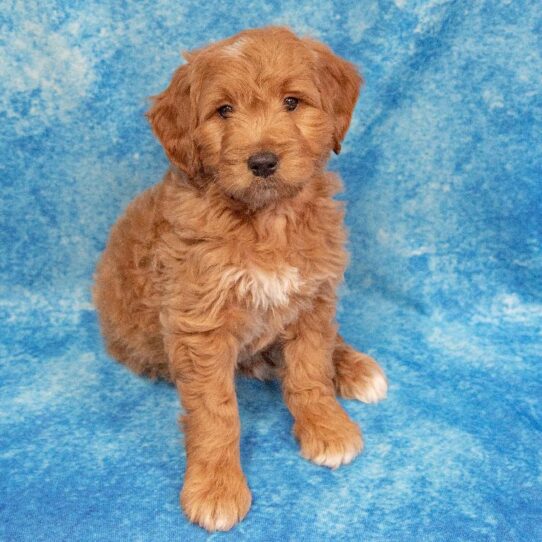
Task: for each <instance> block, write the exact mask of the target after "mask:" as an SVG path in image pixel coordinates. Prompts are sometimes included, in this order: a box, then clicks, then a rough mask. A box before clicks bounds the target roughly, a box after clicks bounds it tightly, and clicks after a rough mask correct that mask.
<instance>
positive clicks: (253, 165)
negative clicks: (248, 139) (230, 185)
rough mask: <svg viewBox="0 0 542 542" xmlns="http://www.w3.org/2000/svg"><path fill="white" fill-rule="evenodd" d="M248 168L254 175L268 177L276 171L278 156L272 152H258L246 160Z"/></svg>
mask: <svg viewBox="0 0 542 542" xmlns="http://www.w3.org/2000/svg"><path fill="white" fill-rule="evenodd" d="M247 163H248V168H249V169H250V170H251V171H252V173H253V174H254V175H255V176H256V177H269V175H272V174H273V173H275V171H277V167H278V165H279V159H278V156H277V155H276V154H274V153H272V152H258V153H256V154H253V155H252V156H251V157H250V158H249V159H248V161H247Z"/></svg>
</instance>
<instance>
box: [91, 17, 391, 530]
mask: <svg viewBox="0 0 542 542" xmlns="http://www.w3.org/2000/svg"><path fill="white" fill-rule="evenodd" d="M186 58H187V60H188V63H187V64H185V65H183V66H181V67H180V68H179V69H178V70H177V71H176V72H175V73H174V75H173V78H172V81H171V83H170V85H169V86H168V88H167V89H166V90H165V91H164V92H162V93H161V94H160V95H158V96H156V97H155V98H154V103H153V106H152V108H151V110H150V111H149V113H148V118H149V120H150V123H151V125H152V127H153V130H154V132H155V134H156V136H157V137H158V139H159V140H160V142H161V143H162V145H163V147H164V149H165V151H166V153H167V156H168V158H169V160H170V161H171V168H170V170H169V171H168V172H167V173H166V176H165V177H164V179H163V180H162V182H160V183H159V184H157V185H155V186H153V187H152V188H150V189H148V190H147V191H145V192H144V193H142V194H141V195H139V196H138V197H137V198H136V199H135V200H134V201H133V202H132V203H131V204H130V205H129V207H128V208H127V210H126V212H125V213H124V215H123V216H122V217H121V218H120V219H119V221H118V222H117V223H116V224H115V226H114V227H113V229H112V231H111V234H110V238H109V241H108V244H107V247H106V249H105V251H104V253H103V255H102V257H101V260H100V262H99V264H98V268H97V272H96V282H95V287H94V300H95V304H96V307H97V309H98V313H99V317H100V323H101V328H102V331H103V335H104V337H105V340H106V343H107V347H108V349H109V352H110V353H111V355H112V356H114V357H115V358H117V359H118V360H119V361H121V362H123V363H125V364H126V365H128V366H129V367H130V368H131V369H133V370H134V371H135V372H137V373H140V374H147V375H149V376H153V377H162V378H167V379H170V380H171V381H173V382H174V383H175V385H176V386H177V389H178V391H179V394H180V399H181V402H182V405H183V407H184V411H185V415H184V417H183V428H184V432H185V441H186V457H187V466H186V475H185V480H184V486H183V489H182V492H181V504H182V507H183V509H184V511H185V513H186V515H187V516H188V518H189V519H190V520H191V521H193V522H196V523H198V524H200V525H201V526H203V527H205V528H206V529H208V530H227V529H229V528H231V527H232V526H233V525H234V524H235V523H236V522H238V521H239V520H240V519H242V518H243V517H244V516H245V514H246V513H247V512H248V510H249V507H250V503H251V494H250V491H249V488H248V486H247V482H246V479H245V476H244V474H243V472H242V470H241V464H240V455H239V435H240V427H239V416H238V411H237V400H236V395H235V384H234V376H235V372H236V370H237V369H241V370H244V371H245V372H247V373H252V374H253V375H254V376H257V377H260V378H263V377H273V376H277V377H279V378H280V380H281V383H282V389H283V394H284V400H285V402H286V405H287V406H288V409H289V410H290V412H291V413H292V415H293V418H294V420H295V423H294V434H295V436H296V438H297V439H298V441H299V443H300V446H301V454H302V455H303V457H305V458H307V459H309V460H311V461H314V462H315V463H317V464H319V465H325V466H327V467H331V468H335V467H338V466H339V465H341V464H345V463H348V462H350V461H351V460H352V459H353V458H354V457H355V456H356V455H357V454H358V453H359V452H360V451H361V449H362V447H363V442H362V438H361V432H360V429H359V427H358V426H357V424H355V423H354V422H352V421H351V420H350V418H349V417H348V415H347V414H346V412H345V411H344V410H343V409H342V407H341V406H340V404H339V403H338V402H337V399H336V395H337V394H338V395H340V396H342V397H347V398H354V399H358V400H360V401H365V402H374V401H377V400H379V399H382V398H383V397H385V395H386V391H387V383H386V378H385V376H384V374H383V372H382V370H381V369H380V367H379V366H378V365H377V364H376V362H375V361H374V360H373V359H371V358H370V357H369V356H367V355H365V354H361V353H359V352H356V351H355V350H353V349H352V348H351V347H350V346H348V345H346V344H345V343H344V341H343V340H342V338H341V337H340V335H339V334H338V333H337V326H336V324H335V304H336V288H337V286H338V284H339V283H340V282H341V280H342V277H343V272H344V269H345V265H346V261H347V253H346V251H345V248H344V245H345V240H346V234H345V230H344V227H343V209H342V205H341V204H340V203H339V202H337V201H334V200H333V199H332V196H333V194H334V193H335V192H336V191H337V190H338V189H339V188H340V182H339V181H338V179H337V177H336V176H335V175H333V174H331V173H327V172H325V171H324V167H325V164H326V161H327V159H328V157H329V154H330V152H331V151H332V150H333V151H335V152H337V153H338V152H339V150H340V146H341V141H342V139H343V137H344V136H345V133H346V131H347V129H348V125H349V123H350V118H351V115H352V111H353V108H354V105H355V103H356V100H357V97H358V93H359V88H360V84H361V77H360V76H359V74H358V73H357V71H356V69H355V67H354V66H353V65H352V64H350V63H349V62H346V61H345V60H343V59H341V58H339V57H337V56H336V55H334V54H333V53H332V51H331V50H330V49H329V48H327V47H326V46H324V45H322V44H321V43H318V42H316V41H313V40H311V39H300V38H298V37H296V36H295V35H294V34H293V33H292V32H290V31H289V30H288V29H285V28H278V27H269V28H263V29H257V30H248V31H244V32H241V33H240V34H238V35H236V36H234V37H231V38H229V39H226V40H224V41H220V42H218V43H215V44H213V45H210V46H208V47H205V48H202V49H199V50H197V51H193V52H191V53H188V54H186Z"/></svg>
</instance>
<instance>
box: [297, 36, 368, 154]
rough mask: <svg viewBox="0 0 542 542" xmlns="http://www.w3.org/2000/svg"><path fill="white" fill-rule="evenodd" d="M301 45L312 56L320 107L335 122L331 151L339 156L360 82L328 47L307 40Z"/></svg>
mask: <svg viewBox="0 0 542 542" xmlns="http://www.w3.org/2000/svg"><path fill="white" fill-rule="evenodd" d="M303 41H304V42H305V44H306V45H308V46H309V47H310V48H311V50H312V52H313V54H314V55H315V59H316V72H317V77H318V87H319V91H320V95H321V97H322V104H323V107H324V110H325V111H327V112H328V113H329V114H330V115H331V116H332V117H333V119H334V122H335V127H334V132H333V151H334V152H335V154H339V152H340V151H341V141H342V140H343V139H344V136H345V135H346V131H347V130H348V126H349V125H350V119H351V118H352V112H353V111H354V106H355V105H356V101H357V99H358V95H359V90H360V87H361V85H362V84H363V79H362V77H361V75H360V74H359V73H358V70H357V68H356V67H355V66H354V64H352V63H350V62H348V61H346V60H344V59H342V58H340V57H339V56H337V55H336V54H334V53H333V51H332V50H331V49H330V48H329V47H326V46H325V45H324V44H322V43H320V42H318V41H315V40H312V39H309V38H305V39H304V40H303Z"/></svg>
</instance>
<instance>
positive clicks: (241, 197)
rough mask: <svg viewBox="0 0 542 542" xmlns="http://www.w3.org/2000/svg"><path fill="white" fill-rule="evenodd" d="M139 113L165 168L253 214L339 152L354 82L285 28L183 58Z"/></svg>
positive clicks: (349, 70)
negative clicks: (209, 185) (167, 163)
mask: <svg viewBox="0 0 542 542" xmlns="http://www.w3.org/2000/svg"><path fill="white" fill-rule="evenodd" d="M185 57H186V59H187V61H188V63H187V64H185V65H183V66H181V67H180V68H179V69H178V70H177V71H176V72H175V74H174V76H173V79H172V81H171V83H170V85H169V86H168V88H167V89H166V90H165V91H164V92H162V93H161V94H159V95H158V96H156V97H155V98H154V104H153V107H152V108H151V110H150V111H149V113H148V117H149V120H150V122H151V125H152V127H153V130H154V132H155V134H156V136H157V137H158V139H159V140H160V141H161V143H162V145H163V146H164V149H165V151H166V153H167V155H168V157H169V159H170V160H171V162H172V163H173V164H175V165H176V166H177V167H179V168H180V169H181V170H183V171H185V172H186V173H187V175H188V176H189V177H190V178H191V179H198V180H199V182H200V183H201V182H213V183H217V184H218V186H219V187H220V189H221V190H222V191H223V192H224V193H225V194H226V195H228V196H229V197H230V198H233V199H235V200H237V201H240V202H242V203H243V204H245V205H246V206H247V207H249V208H252V209H258V208H261V207H264V206H266V205H267V204H269V203H271V202H273V201H277V200H279V199H281V198H287V197H291V196H293V195H295V194H296V193H297V192H299V191H300V190H301V189H302V187H303V186H304V185H305V183H307V182H310V179H311V178H312V177H313V175H314V174H315V173H316V172H317V171H318V170H319V169H320V168H322V167H323V165H324V163H325V161H326V160H327V158H328V156H329V153H330V151H331V150H334V151H335V152H336V153H338V152H339V150H340V147H341V141H342V139H343V138H344V136H345V134H346V131H347V129H348V125H349V124H350V118H351V116H352V111H353V109H354V105H355V103H356V100H357V97H358V93H359V88H360V84H361V77H360V76H359V74H358V72H357V71H356V68H355V67H354V66H353V65H352V64H350V63H349V62H346V61H345V60H343V59H341V58H339V57H338V56H336V55H335V54H333V53H332V51H331V50H330V49H329V48H327V47H326V46H325V45H323V44H321V43H319V42H316V41H313V40H310V39H300V38H297V37H296V36H295V35H294V34H293V33H292V32H290V31H289V30H287V29H285V28H278V27H269V28H263V29H257V30H248V31H245V32H241V33H240V34H238V35H237V36H234V37H232V38H229V39H226V40H224V41H220V42H218V43H215V44H213V45H210V46H208V47H206V48H203V49H199V50H197V51H194V52H191V53H187V54H186V55H185Z"/></svg>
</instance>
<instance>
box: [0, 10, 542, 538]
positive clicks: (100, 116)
mask: <svg viewBox="0 0 542 542" xmlns="http://www.w3.org/2000/svg"><path fill="white" fill-rule="evenodd" d="M0 13H1V14H0V39H1V40H2V41H1V54H0V81H1V83H0V155H1V164H0V183H1V187H0V188H1V190H0V198H1V200H2V201H1V206H2V212H1V228H0V236H1V239H2V248H1V251H0V273H1V281H2V291H1V295H0V312H1V322H2V323H1V329H0V335H1V337H2V341H1V346H0V349H1V350H0V355H1V375H0V376H1V382H0V383H1V391H0V540H6V541H17V540H32V541H37V540H55V541H59V540H68V541H78V540H104V541H105V540H127V541H128V540H130V541H135V540H142V541H143V540H144V541H147V540H149V541H153V542H162V541H165V540H183V541H189V540H190V541H192V540H194V541H197V540H203V539H205V537H206V536H207V535H206V534H205V533H204V531H202V530H200V529H199V528H197V527H194V526H191V525H189V524H187V522H186V521H185V519H184V518H183V516H182V515H181V514H180V512H179V509H178V491H179V488H180V484H181V478H182V474H183V470H184V452H183V448H182V436H181V434H180V433H179V431H178V427H177V424H176V418H177V415H178V413H179V407H178V405H177V399H176V396H175V391H174V390H173V389H172V388H171V387H169V386H167V385H165V384H156V383H152V382H149V381H146V380H144V379H140V378H138V377H136V376H134V375H132V374H131V373H129V372H128V371H127V370H126V369H125V368H123V367H122V366H120V365H118V364H115V363H113V362H112V361H110V360H109V359H108V358H107V356H106V354H105V353H104V350H103V347H102V345H101V341H100V337H99V333H98V328H97V324H96V317H95V314H94V312H93V310H92V307H91V305H90V303H89V298H90V296H89V284H90V279H91V274H92V271H93V268H94V265H95V261H96V259H97V256H98V253H99V252H100V251H101V250H102V248H103V246H104V242H105V239H106V236H107V232H108V229H109V227H110V225H111V224H112V223H113V221H114V220H115V218H116V217H117V216H118V215H119V213H120V212H121V210H122V209H123V207H124V206H125V205H126V204H127V202H128V201H129V200H130V199H131V198H132V197H133V196H134V195H135V194H136V193H138V192H139V191H140V190H142V189H143V188H145V187H147V186H149V185H150V184H153V183H154V182H156V181H158V180H159V179H160V177H161V175H162V173H163V172H164V170H165V168H166V160H165V158H164V156H163V153H162V151H161V149H160V147H159V145H158V143H156V141H155V140H154V139H153V137H152V136H151V132H150V129H149V127H148V126H147V124H146V121H145V119H144V116H143V112H144V111H145V109H146V108H147V105H148V104H147V101H146V98H145V97H146V96H148V95H152V94H154V93H156V92H158V91H159V90H161V89H162V88H163V87H164V86H165V84H166V82H167V81H168V79H169V76H170V74H171V72H172V71H173V69H174V68H175V67H176V66H177V65H178V64H179V62H180V59H179V56H178V53H179V51H180V50H181V49H186V48H192V47H194V46H197V45H200V44H202V43H205V42H207V41H210V40H214V39H218V38H221V37H225V36H227V35H230V34H232V33H234V32H236V31H238V30H240V29H242V28H244V27H250V26H261V25H262V24H264V23H285V24H289V25H291V26H292V27H293V28H294V29H295V30H297V31H299V32H301V33H308V34H312V35H313V36H315V37H318V38H320V39H322V40H324V41H326V42H327V43H329V44H330V45H331V46H332V47H333V48H334V49H335V50H336V51H337V52H338V53H340V54H342V55H343V56H345V57H347V58H349V59H351V60H353V61H354V62H356V63H357V64H358V65H359V66H360V68H361V69H362V71H363V73H364V75H365V78H366V87H365V89H364V91H363V93H362V97H361V100H360V103H359V106H358V107H357V109H356V113H355V118H354V120H353V124H352V128H351V130H350V133H349V135H348V137H347V140H346V142H345V144H344V146H343V153H342V154H341V156H340V157H339V158H337V159H334V160H333V161H332V163H331V167H332V168H333V169H338V170H340V172H341V174H342V176H343V178H344V181H345V185H346V192H345V197H346V199H347V201H348V216H347V220H348V225H349V229H350V232H351V252H352V263H351V266H350V268H349V271H348V275H347V281H346V284H345V287H344V289H343V292H342V301H341V306H340V311H339V320H340V324H341V327H342V330H343V334H344V335H345V336H346V338H347V339H349V340H350V341H351V342H353V343H354V344H355V345H356V346H358V347H359V348H363V349H366V350H367V351H368V352H370V353H371V354H373V355H374V356H375V357H376V358H378V359H379V360H380V362H381V363H382V365H383V367H384V368H385V370H386V371H387V373H388V376H389V379H390V383H391V388H390V393H389V398H388V400H387V401H386V402H384V403H382V404H379V405H376V406H374V405H373V406H365V405H362V404H359V403H355V402H345V406H346V408H347V410H348V411H349V413H350V414H351V415H352V416H353V418H354V419H356V420H357V421H358V422H360V423H361V425H362V427H363V429H364V432H365V438H366V450H365V452H364V454H363V455H362V456H361V457H360V458H359V459H358V460H356V461H355V462H354V463H353V464H352V465H350V466H347V467H344V468H341V469H339V470H337V471H333V472H331V471H329V470H326V469H323V468H319V467H316V466H313V465H312V464H310V463H308V462H306V461H304V460H303V459H301V458H300V457H299V455H298V452H297V446H296V444H295V442H294V439H293V437H292V435H291V419H290V416H289V414H288V412H287V410H286V409H285V407H284V405H283V403H282V400H281V398H280V392H279V389H278V386H277V385H275V384H261V383H257V382H253V381H247V380H241V381H240V382H239V386H238V394H239V400H240V408H241V415H242V421H243V435H242V461H243V465H244V469H245V472H246V474H247V477H248V480H249V484H250V486H251V488H252V491H253V495H254V504H253V507H252V510H251V512H250V513H249V515H248V517H247V519H246V521H245V522H244V523H242V524H241V525H240V526H239V527H237V528H236V529H235V530H234V531H232V532H231V533H228V534H216V535H213V536H212V538H216V539H224V540H281V541H282V540H293V541H299V540H311V541H312V540H315V541H316V540H364V541H373V540H381V541H390V540H400V541H421V540H450V541H451V540H453V541H456V540H465V541H469V542H470V541H478V540H517V541H522V542H523V541H531V540H542V472H541V463H542V461H541V460H542V455H541V453H542V452H541V451H542V435H541V432H542V431H541V427H542V412H541V410H542V407H541V397H542V385H541V384H542V375H541V371H540V363H541V360H542V347H541V343H542V336H541V329H542V300H541V283H542V273H541V270H542V250H541V240H542V232H541V230H542V223H541V220H542V219H541V217H542V209H541V207H542V195H541V192H542V191H541V183H542V149H541V146H542V92H541V88H542V10H541V7H540V1H539V0H532V1H529V0H514V1H510V0H508V1H505V0H502V1H496V0H495V1H481V0H480V1H466V0H465V1H459V0H457V1H446V0H430V1H419V0H418V1H416V0H395V2H385V1H380V2H376V1H371V0H367V1H366V2H362V3H361V2H358V0H343V1H337V2H331V1H322V2H319V3H310V2H303V1H301V2H294V1H291V0H287V1H285V2H280V3H279V2H275V1H272V0H267V1H266V0H255V1H252V2H249V3H244V4H241V3H238V4H237V3H236V4H233V3H228V2H208V3H202V2H199V1H198V2H196V1H194V0H186V1H185V2H183V3H182V4H181V3H179V2H173V1H165V0H164V1H158V2H149V3H144V2H136V1H134V0H132V1H127V2H111V3H110V4H109V5H108V4H107V3H105V2H96V1H91V0H89V1H86V2H80V1H77V2H76V1H74V2H66V3H62V2H53V1H45V0H44V1H42V2H39V4H38V3H35V4H34V3H32V2H25V3H24V4H23V3H16V2H6V1H5V0H4V1H3V2H2V3H1V9H0Z"/></svg>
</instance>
